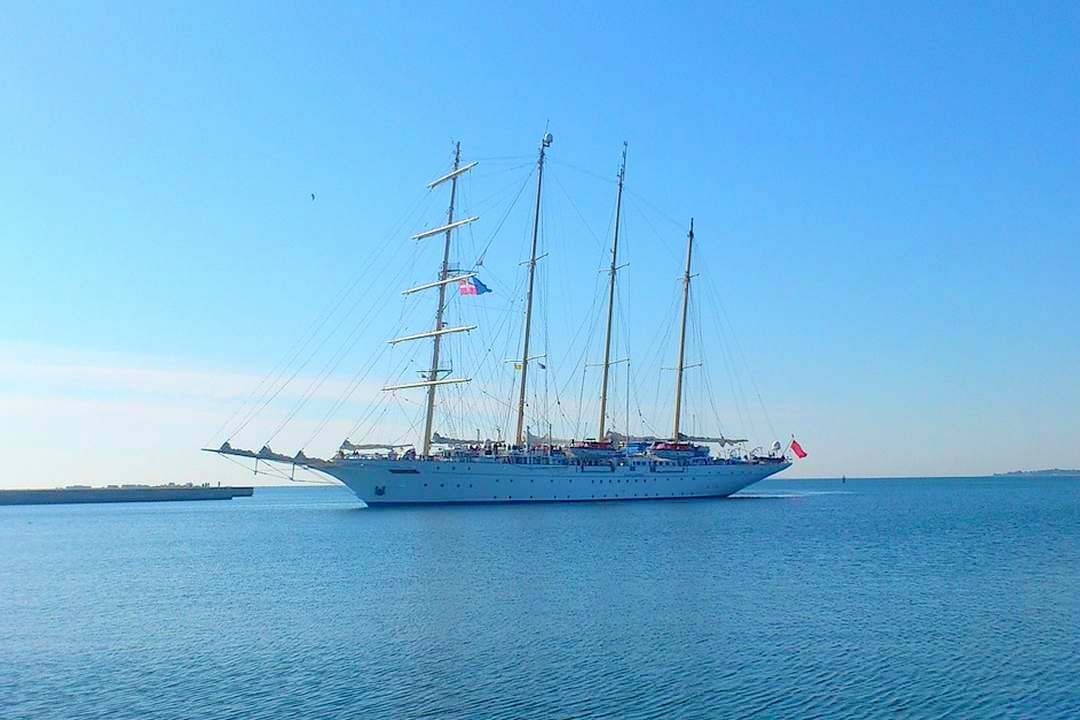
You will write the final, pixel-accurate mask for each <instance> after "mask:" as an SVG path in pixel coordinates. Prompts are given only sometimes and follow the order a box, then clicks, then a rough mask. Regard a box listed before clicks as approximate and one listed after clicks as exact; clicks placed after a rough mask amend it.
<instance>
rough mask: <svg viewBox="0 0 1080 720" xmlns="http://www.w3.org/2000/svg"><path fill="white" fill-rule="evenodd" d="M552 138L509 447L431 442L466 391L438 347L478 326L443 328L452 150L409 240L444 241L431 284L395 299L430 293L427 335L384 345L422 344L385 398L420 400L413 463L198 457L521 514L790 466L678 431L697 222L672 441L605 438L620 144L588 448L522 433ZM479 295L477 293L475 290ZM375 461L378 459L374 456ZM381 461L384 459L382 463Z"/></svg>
mask: <svg viewBox="0 0 1080 720" xmlns="http://www.w3.org/2000/svg"><path fill="white" fill-rule="evenodd" d="M551 144H552V136H551V134H550V133H545V134H544V137H543V138H542V139H541V141H540V147H539V154H538V157H537V160H536V196H535V204H534V207H533V215H532V240H531V251H530V256H529V260H528V261H527V263H525V264H526V265H527V267H528V280H527V283H526V291H525V293H526V294H525V317H524V329H523V332H522V338H521V355H520V359H519V360H518V361H516V362H515V367H518V368H520V378H519V379H518V398H517V418H516V424H515V428H516V429H515V433H514V441H513V442H503V441H492V440H488V441H479V440H477V441H475V442H472V441H463V440H454V439H450V438H445V437H442V436H440V435H439V434H438V433H436V432H434V416H435V407H436V402H435V401H436V393H437V392H438V390H439V388H440V387H443V386H446V385H454V384H459V383H467V382H470V378H467V377H453V376H451V375H450V371H447V370H445V369H442V368H441V367H440V353H441V351H442V342H443V338H444V337H445V336H447V335H451V334H454V333H464V332H468V331H470V330H474V329H475V328H476V325H469V324H462V325H456V326H449V325H447V324H446V323H445V322H444V311H445V309H446V305H447V288H448V287H450V286H452V285H454V284H457V285H458V286H459V287H462V288H466V289H463V290H462V291H461V292H462V293H463V294H475V293H476V289H475V285H474V283H478V282H479V281H478V279H476V273H475V272H462V271H459V270H452V269H451V266H450V257H451V252H450V250H451V243H452V239H453V237H454V233H455V231H457V230H459V229H460V228H463V227H464V226H466V225H469V224H470V223H472V222H474V221H476V220H477V219H478V218H477V217H476V216H469V217H462V218H456V217H455V210H456V207H455V204H456V202H457V196H458V181H459V179H460V178H461V177H462V176H463V175H465V173H468V172H469V171H470V170H472V169H473V168H474V167H475V166H476V165H477V163H476V162H470V163H466V164H462V161H461V146H460V143H458V144H457V145H456V148H455V152H454V160H453V166H452V168H451V169H450V170H449V172H447V173H446V174H444V175H442V176H441V177H439V178H436V179H435V180H433V181H432V182H431V183H429V184H428V187H429V188H437V187H440V186H444V185H447V184H448V185H449V191H450V198H449V207H448V209H447V213H446V222H445V224H443V225H441V226H439V227H435V228H432V229H430V230H425V231H423V232H420V233H417V234H416V235H413V239H414V240H423V239H425V238H431V237H438V236H441V237H442V238H443V253H442V263H441V266H440V268H439V274H438V277H437V279H435V280H433V281H431V282H427V283H423V284H421V285H418V286H416V287H412V288H409V289H407V290H405V291H404V294H412V293H418V292H424V291H433V292H434V293H435V295H436V296H437V300H436V312H435V325H434V327H433V328H432V329H431V330H427V331H424V332H419V333H415V334H410V335H405V336H402V337H397V338H393V339H391V340H389V341H388V342H389V343H391V344H397V343H403V342H412V341H418V340H426V339H430V340H431V343H432V348H431V365H430V369H429V370H427V371H426V372H425V373H424V374H423V375H422V379H421V380H419V381H415V382H408V383H398V384H389V385H386V386H385V387H383V388H382V389H383V391H384V392H398V391H409V390H413V389H419V390H424V391H425V392H426V398H425V405H424V407H425V412H424V425H423V435H422V437H421V442H420V444H419V452H417V451H416V450H415V449H414V448H411V447H410V448H409V449H408V450H405V451H404V452H398V451H397V448H401V447H409V446H400V445H380V444H372V445H353V444H351V443H349V442H348V441H347V440H346V441H345V443H344V444H343V445H342V447H341V449H340V450H339V451H338V453H337V455H336V456H335V457H334V458H332V459H330V460H320V459H317V458H310V457H306V456H304V455H303V453H302V452H301V453H298V454H297V455H296V456H294V457H289V456H287V455H282V454H279V453H275V452H273V451H272V450H270V448H269V447H263V449H262V450H260V451H258V452H254V451H249V450H241V449H237V448H233V447H231V446H230V445H229V443H228V442H226V443H224V444H223V445H222V446H221V447H219V448H214V449H209V448H208V449H207V450H208V451H210V452H215V453H219V454H221V455H228V456H235V457H242V458H248V459H254V460H255V461H256V463H258V462H259V461H264V462H276V463H284V464H288V465H292V466H293V467H296V466H300V467H304V468H307V469H309V470H313V471H316V472H319V473H324V474H326V475H329V476H331V477H333V478H335V479H337V480H339V481H341V482H342V483H344V484H345V485H346V486H347V487H348V488H349V489H350V490H352V491H353V492H354V493H355V494H356V495H357V497H359V498H360V499H361V500H363V501H364V502H365V503H366V504H368V505H371V506H379V505H412V504H433V503H442V504H446V503H519V502H526V503H527V502H573V501H604V500H634V499H639V500H644V499H653V500H656V499H666V498H704V497H724V496H727V495H731V494H732V493H735V492H737V491H739V490H741V489H743V488H745V487H747V486H748V485H751V484H752V483H755V482H757V481H759V480H762V479H764V478H766V477H769V476H770V475H773V474H775V473H777V472H780V471H781V470H784V469H785V468H787V467H789V466H790V465H791V461H790V460H789V459H788V458H787V457H786V455H785V454H784V453H783V452H781V449H780V444H779V443H778V442H777V443H774V444H773V446H772V449H771V452H768V453H765V454H754V453H749V454H741V455H740V454H731V455H729V456H727V457H721V456H719V455H715V454H714V453H713V451H712V450H711V448H710V445H720V446H721V447H723V445H725V444H734V442H736V441H731V440H728V439H725V438H722V437H719V438H716V437H711V438H710V437H693V436H688V435H686V434H684V433H683V432H682V430H681V420H682V417H681V416H682V403H683V373H684V370H685V369H686V368H687V365H686V358H685V352H686V330H687V313H688V308H689V302H690V292H691V288H690V286H691V279H692V277H693V275H692V273H691V267H692V262H693V252H694V223H693V220H692V219H691V221H690V227H689V231H688V232H687V235H686V265H685V270H684V272H683V276H682V298H681V300H682V302H681V312H680V318H679V340H678V356H677V359H676V363H675V368H674V369H675V397H674V417H673V418H672V428H671V435H670V437H664V438H648V439H645V438H636V439H635V438H631V437H627V436H621V435H619V434H617V433H614V432H612V431H610V430H608V429H607V427H606V424H605V419H606V417H607V405H608V387H609V371H610V368H611V366H612V365H613V364H614V362H613V361H612V359H611V350H612V320H613V314H614V306H615V302H616V295H615V278H616V273H617V271H618V270H619V265H618V252H619V229H620V221H621V212H622V199H623V185H624V181H625V176H626V144H625V143H624V145H623V153H622V162H621V164H620V167H619V171H618V176H617V180H618V183H617V188H618V194H617V196H616V203H615V219H614V233H613V235H612V240H611V250H610V265H609V266H608V268H607V271H608V288H607V290H608V292H607V313H606V314H607V327H606V331H605V336H604V360H603V363H602V365H601V368H602V375H601V383H600V415H599V422H598V427H597V433H596V438H595V439H587V440H582V441H569V442H565V441H557V440H554V439H553V438H551V437H550V436H548V437H537V436H535V435H533V434H532V433H531V432H529V429H528V427H527V426H526V424H525V420H526V405H527V401H526V397H527V395H526V392H527V388H528V374H529V365H530V361H531V360H534V359H535V358H533V357H532V356H530V354H529V353H530V339H531V335H532V320H533V294H534V282H535V276H536V265H537V260H538V259H539V258H538V257H537V238H538V235H539V227H540V217H541V202H542V199H543V183H544V161H545V155H546V151H547V149H548V148H549V147H550V146H551ZM480 287H483V286H482V285H480ZM374 451H383V452H374ZM387 451H388V452H387Z"/></svg>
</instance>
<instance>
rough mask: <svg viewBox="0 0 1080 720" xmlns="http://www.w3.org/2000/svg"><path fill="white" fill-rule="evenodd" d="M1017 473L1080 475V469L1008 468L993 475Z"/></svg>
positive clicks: (1006, 475)
mask: <svg viewBox="0 0 1080 720" xmlns="http://www.w3.org/2000/svg"><path fill="white" fill-rule="evenodd" d="M1017 475H1025V476H1026V475H1050V476H1073V475H1080V470H1062V469H1061V468H1050V469H1048V470H1010V471H1009V472H1003V473H994V477H1008V476H1017Z"/></svg>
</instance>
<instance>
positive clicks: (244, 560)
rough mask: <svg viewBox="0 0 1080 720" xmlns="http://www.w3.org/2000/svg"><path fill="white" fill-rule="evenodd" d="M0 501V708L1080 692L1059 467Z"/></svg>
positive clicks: (1070, 708)
mask: <svg viewBox="0 0 1080 720" xmlns="http://www.w3.org/2000/svg"><path fill="white" fill-rule="evenodd" d="M742 495H743V496H742V497H738V498H732V499H727V500H688V501H655V502H654V501H632V502H619V503H582V504H567V505H536V506H526V505H512V506H497V507H482V506H481V507H477V506H473V507H458V508H455V507H434V508H396V509H381V510H366V509H363V508H362V507H361V506H360V504H359V503H358V501H356V500H355V498H354V497H353V496H352V495H351V494H350V493H349V492H348V491H347V490H344V489H343V488H340V487H313V488H282V489H259V490H257V491H256V494H255V496H254V497H253V498H248V499H239V500H233V501H229V502H204V503H196V502H178V503H159V504H150V503H145V504H144V503H140V504H128V505H79V506H39V507H3V508H0V717H3V718H5V719H8V718H35V719H36V718H64V719H73V718H140V719H142V718H256V719H257V718H294V717H319V718H323V717H325V718H601V717H606V718H713V717H792V718H809V717H823V718H854V717H867V716H896V717H977V718H993V717H1037V718H1054V717H1060V718H1075V717H1080V479H1071V480H1069V479H1027V478H1024V479H1020V478H958V479H895V480H849V481H847V482H846V483H841V482H840V481H793V480H770V481H766V482H762V483H759V484H757V485H755V486H753V487H752V488H750V489H749V490H748V491H746V492H744V493H743V494H742Z"/></svg>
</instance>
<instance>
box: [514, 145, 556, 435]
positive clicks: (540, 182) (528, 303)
mask: <svg viewBox="0 0 1080 720" xmlns="http://www.w3.org/2000/svg"><path fill="white" fill-rule="evenodd" d="M553 139H554V138H552V137H551V133H544V137H543V139H542V140H541V141H540V157H539V158H538V159H537V160H536V210H535V212H534V214H533V230H532V252H531V253H530V255H529V289H528V293H527V295H526V297H525V333H524V334H525V337H524V340H523V341H522V347H521V389H520V391H519V393H518V413H517V431H516V432H515V433H514V438H515V440H514V444H515V445H519V446H520V445H524V444H525V379H526V378H527V377H528V375H529V332H530V330H531V329H532V300H533V280H534V279H535V277H536V237H537V235H538V234H539V232H540V190H541V188H543V186H544V150H546V149H547V148H548V147H550V146H551V142H552V140H553Z"/></svg>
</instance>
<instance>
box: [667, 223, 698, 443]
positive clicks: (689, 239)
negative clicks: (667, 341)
mask: <svg viewBox="0 0 1080 720" xmlns="http://www.w3.org/2000/svg"><path fill="white" fill-rule="evenodd" d="M693 253H694V218H690V232H688V233H687V234H686V273H685V274H684V275H683V296H682V323H681V325H680V330H679V361H678V362H677V363H675V422H674V426H675V427H674V428H673V429H672V431H671V439H672V440H673V441H674V442H679V416H680V415H681V414H682V380H683V370H684V368H685V353H686V311H687V308H688V307H689V305H690V258H691V257H692V256H693Z"/></svg>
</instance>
